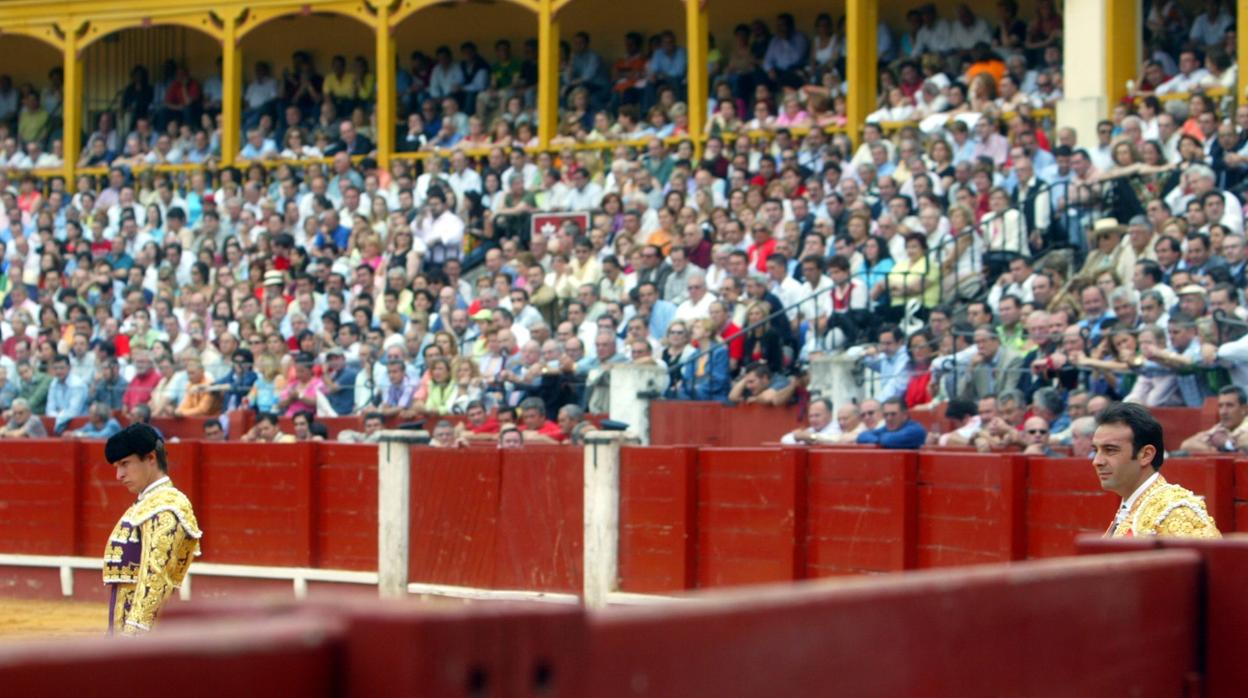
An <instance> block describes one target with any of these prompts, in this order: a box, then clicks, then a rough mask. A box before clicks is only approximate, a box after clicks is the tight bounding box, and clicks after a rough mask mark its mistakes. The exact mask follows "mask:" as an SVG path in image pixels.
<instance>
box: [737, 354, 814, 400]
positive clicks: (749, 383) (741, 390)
mask: <svg viewBox="0 0 1248 698" xmlns="http://www.w3.org/2000/svg"><path fill="white" fill-rule="evenodd" d="M796 388H797V382H796V381H794V380H791V379H789V378H787V377H785V376H776V375H773V374H772V372H771V369H770V368H768V366H767V364H765V363H755V364H751V365H750V366H749V367H747V368H746V369H745V373H744V375H742V376H741V378H740V379H738V380H737V382H736V383H734V384H733V386H732V390H730V391H728V401H729V402H732V403H740V402H749V403H758V404H763V405H776V406H780V405H786V404H788V403H789V401H790V400H791V399H792V398H793V394H794V391H795V390H796Z"/></svg>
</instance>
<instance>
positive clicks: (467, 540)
mask: <svg viewBox="0 0 1248 698" xmlns="http://www.w3.org/2000/svg"><path fill="white" fill-rule="evenodd" d="M411 454H412V455H411V458H412V492H411V496H412V507H411V542H410V546H409V549H410V555H411V558H410V563H409V568H408V574H409V579H411V581H413V582H429V583H435V584H453V585H457V586H475V587H485V588H489V587H491V586H493V584H494V567H495V560H494V556H495V555H494V548H495V539H496V535H497V528H498V501H499V500H498V498H499V472H500V471H499V451H498V450H497V449H460V450H457V451H439V450H435V449H430V448H423V447H413V448H412V451H411ZM375 535H376V530H375V529H374V536H375Z"/></svg>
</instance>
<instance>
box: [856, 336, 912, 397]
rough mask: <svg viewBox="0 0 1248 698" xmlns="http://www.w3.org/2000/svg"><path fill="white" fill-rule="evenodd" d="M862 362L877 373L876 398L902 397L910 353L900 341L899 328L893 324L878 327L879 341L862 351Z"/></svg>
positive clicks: (905, 384) (908, 371)
mask: <svg viewBox="0 0 1248 698" xmlns="http://www.w3.org/2000/svg"><path fill="white" fill-rule="evenodd" d="M862 364H863V365H864V366H866V367H867V368H869V369H871V370H872V371H874V372H875V373H876V374H877V377H876V378H875V380H877V381H879V384H878V385H877V386H876V389H875V397H876V399H878V400H888V399H889V398H896V397H902V396H903V395H905V394H906V386H907V385H909V383H910V354H909V352H907V351H906V348H905V347H904V346H902V343H901V330H900V329H898V328H897V326H895V325H885V326H884V327H881V328H880V332H879V343H878V345H877V346H869V347H867V348H866V350H865V351H864V353H863V359H862Z"/></svg>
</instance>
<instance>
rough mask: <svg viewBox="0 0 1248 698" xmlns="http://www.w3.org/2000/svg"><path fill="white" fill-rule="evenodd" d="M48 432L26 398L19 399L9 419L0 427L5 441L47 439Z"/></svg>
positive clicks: (15, 402)
mask: <svg viewBox="0 0 1248 698" xmlns="http://www.w3.org/2000/svg"><path fill="white" fill-rule="evenodd" d="M47 437H48V430H47V429H45V428H44V426H43V422H42V421H40V419H39V418H38V417H37V416H35V414H34V413H33V412H32V411H31V409H30V403H29V402H27V401H26V399H25V398H20V397H19V398H17V399H15V400H14V401H13V406H12V407H11V408H10V409H9V419H8V422H6V423H5V425H4V426H3V427H0V438H5V439H46V438H47Z"/></svg>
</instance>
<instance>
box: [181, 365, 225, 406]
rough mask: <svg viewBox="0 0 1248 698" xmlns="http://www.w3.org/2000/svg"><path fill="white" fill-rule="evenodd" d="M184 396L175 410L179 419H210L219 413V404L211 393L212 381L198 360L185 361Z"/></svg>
mask: <svg viewBox="0 0 1248 698" xmlns="http://www.w3.org/2000/svg"><path fill="white" fill-rule="evenodd" d="M185 363H186V384H185V388H184V390H185V396H184V397H183V398H182V401H181V402H180V403H178V407H177V409H176V410H175V412H176V414H177V416H179V417H211V416H214V415H218V414H220V413H221V403H220V400H219V399H218V396H217V394H216V393H214V392H212V391H211V389H210V388H211V387H212V380H211V379H210V378H209V377H208V374H207V373H205V372H204V365H203V364H202V363H201V362H200V360H199V359H195V358H188V359H186V362H185Z"/></svg>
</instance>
